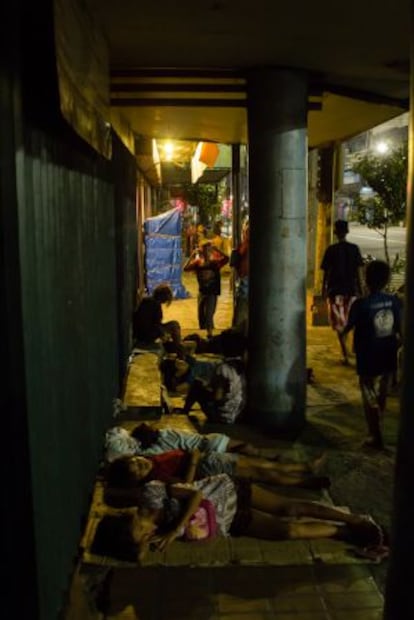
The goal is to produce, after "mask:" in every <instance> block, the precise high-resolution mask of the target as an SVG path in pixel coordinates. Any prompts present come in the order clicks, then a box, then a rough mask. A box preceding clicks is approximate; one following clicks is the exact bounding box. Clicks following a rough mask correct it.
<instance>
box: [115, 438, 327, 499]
mask: <svg viewBox="0 0 414 620" xmlns="http://www.w3.org/2000/svg"><path fill="white" fill-rule="evenodd" d="M322 462H323V456H322V457H319V458H317V459H315V460H314V461H313V462H308V463H281V462H275V461H270V460H268V459H265V458H260V457H256V456H245V455H242V454H235V453H233V454H229V453H225V454H220V453H218V452H209V453H208V454H203V453H202V452H200V451H199V450H197V449H196V450H193V451H192V452H185V451H184V450H172V451H170V452H165V453H164V454H158V455H155V456H149V457H144V456H123V457H121V458H118V459H116V460H115V461H112V463H110V464H109V465H108V466H107V468H106V472H105V481H106V490H105V501H106V503H107V504H109V505H111V506H116V507H123V506H131V505H134V503H135V502H136V499H137V495H136V491H137V489H139V488H140V487H141V486H142V484H144V483H145V482H149V481H150V480H161V482H169V483H172V482H193V480H198V479H200V478H206V477H207V476H213V475H216V474H223V473H226V474H229V475H230V476H236V477H238V478H245V479H247V480H251V481H253V482H261V483H264V484H272V485H283V486H293V487H302V488H306V489H322V488H328V487H329V486H330V481H329V478H328V477H326V476H319V475H317V473H318V470H319V468H320V466H321V464H322Z"/></svg>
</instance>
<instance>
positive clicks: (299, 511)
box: [246, 484, 378, 544]
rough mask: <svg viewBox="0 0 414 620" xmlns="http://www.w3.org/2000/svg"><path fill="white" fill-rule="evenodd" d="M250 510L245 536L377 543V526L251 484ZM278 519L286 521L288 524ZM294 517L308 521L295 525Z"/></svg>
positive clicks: (332, 509)
mask: <svg viewBox="0 0 414 620" xmlns="http://www.w3.org/2000/svg"><path fill="white" fill-rule="evenodd" d="M251 508H252V520H251V522H250V524H249V526H248V528H247V531H246V535H248V536H254V537H256V538H265V539H266V538H267V539H272V540H274V539H276V540H277V539H279V540H292V539H299V538H304V539H314V538H343V539H347V540H348V539H349V540H352V539H353V540H354V542H355V544H361V543H362V544H373V543H377V541H378V526H376V524H374V523H373V522H371V521H370V520H368V519H367V518H366V517H364V516H361V515H355V514H349V513H345V512H342V511H340V510H337V509H336V508H331V507H330V506H325V505H323V504H320V503H317V502H309V501H303V500H296V499H292V498H288V497H283V496H282V495H278V494H277V493H274V492H272V491H268V490H265V489H262V488H261V487H258V486H256V485H255V484H252V495H251ZM278 517H290V518H292V520H282V519H280V518H278ZM298 517H305V518H306V517H308V518H309V520H308V521H297V520H296V519H297V518H298ZM314 519H318V521H314ZM324 521H327V523H324Z"/></svg>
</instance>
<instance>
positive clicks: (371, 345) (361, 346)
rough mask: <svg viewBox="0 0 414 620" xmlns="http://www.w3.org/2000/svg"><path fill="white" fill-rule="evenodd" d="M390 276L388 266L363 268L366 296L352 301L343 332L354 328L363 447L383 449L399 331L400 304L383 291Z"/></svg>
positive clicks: (395, 365)
mask: <svg viewBox="0 0 414 620" xmlns="http://www.w3.org/2000/svg"><path fill="white" fill-rule="evenodd" d="M389 278H390V268H389V265H388V264H387V263H385V262H383V261H373V262H372V263H369V264H368V266H367V269H366V274H365V279H366V285H367V288H368V295H367V296H366V297H362V298H360V299H357V300H355V301H354V303H353V304H352V306H351V309H350V312H349V318H348V322H347V325H346V326H345V328H344V329H343V332H342V333H343V334H346V333H348V332H349V331H351V330H352V329H354V330H355V331H354V344H355V354H356V362H357V373H358V376H359V385H360V388H361V395H362V403H363V407H364V414H365V420H366V423H367V427H368V433H369V436H368V438H367V439H366V441H365V442H364V446H366V447H370V448H375V449H377V450H382V449H383V448H384V444H383V439H382V433H381V424H380V422H381V417H382V414H383V413H384V409H385V403H386V398H387V389H388V386H389V383H390V379H391V377H392V375H393V373H395V371H396V369H397V350H398V342H399V337H400V334H401V304H400V302H399V300H398V298H397V297H396V296H395V295H390V294H388V293H384V292H383V289H384V288H385V286H386V285H387V284H388V281H389Z"/></svg>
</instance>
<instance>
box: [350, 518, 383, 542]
mask: <svg viewBox="0 0 414 620" xmlns="http://www.w3.org/2000/svg"><path fill="white" fill-rule="evenodd" d="M346 540H347V541H348V542H350V543H351V544H353V545H356V546H357V547H360V548H362V549H366V548H370V547H372V548H375V547H388V542H389V540H388V534H387V532H386V530H385V529H384V527H382V526H381V525H378V523H376V522H375V521H374V519H372V518H371V517H369V516H367V517H366V518H364V519H363V520H361V521H360V523H358V524H355V525H350V526H349V528H348V533H347V535H346Z"/></svg>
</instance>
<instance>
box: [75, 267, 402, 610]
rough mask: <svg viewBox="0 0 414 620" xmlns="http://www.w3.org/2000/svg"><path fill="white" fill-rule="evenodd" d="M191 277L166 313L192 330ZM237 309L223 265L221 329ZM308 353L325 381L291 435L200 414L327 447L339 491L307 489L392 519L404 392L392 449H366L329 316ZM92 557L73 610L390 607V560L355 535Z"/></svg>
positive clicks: (390, 420) (255, 434)
mask: <svg viewBox="0 0 414 620" xmlns="http://www.w3.org/2000/svg"><path fill="white" fill-rule="evenodd" d="M185 285H186V287H187V288H188V290H190V292H191V294H192V295H191V297H190V298H189V299H187V300H176V301H174V302H173V304H172V305H171V306H170V308H169V309H168V310H167V312H166V313H165V318H166V319H169V318H175V319H178V320H179V321H180V322H181V324H182V325H183V327H184V332H185V333H189V332H193V331H194V330H196V329H197V322H196V298H195V286H194V281H193V279H192V275H191V274H190V275H187V276H185ZM231 312H232V303H231V296H230V285H229V280H228V277H224V278H223V293H222V296H221V298H220V301H219V305H218V311H217V321H216V327H217V328H218V329H224V328H226V327H227V326H228V325H229V323H230V318H231ZM309 323H310V322H309V321H308V325H309ZM307 358H308V365H309V366H311V367H312V368H313V371H314V376H315V382H314V383H313V384H312V385H309V386H308V392H307V424H306V426H305V429H304V431H303V433H302V434H301V436H300V437H299V438H297V439H296V440H294V441H287V440H283V441H281V440H278V439H277V438H269V437H266V436H264V435H263V434H261V433H260V431H259V430H258V429H252V428H251V427H247V426H244V425H241V424H237V425H234V426H232V427H227V426H226V427H220V428H219V427H217V426H216V427H212V426H211V425H209V426H208V425H203V422H202V416H200V420H201V422H200V423H201V425H202V430H203V431H208V430H220V431H222V432H226V433H228V434H230V435H231V436H233V437H243V438H246V439H248V440H250V441H252V442H254V443H256V444H257V445H259V446H261V447H262V448H263V454H266V452H268V451H269V449H272V450H274V449H277V450H278V451H279V450H280V451H281V452H282V455H283V457H282V458H290V457H293V458H298V459H303V458H305V457H307V456H311V455H315V454H316V453H320V452H321V451H322V450H325V451H327V453H328V459H327V464H326V467H325V471H324V472H323V473H326V474H327V475H329V476H331V479H332V487H331V489H330V492H329V494H327V493H326V492H324V494H322V495H321V496H318V495H315V494H314V492H309V491H302V492H301V495H304V496H305V497H308V498H311V499H321V500H322V501H326V502H328V503H331V502H333V503H334V504H336V505H338V506H347V507H349V508H350V509H351V510H352V511H355V512H361V513H369V514H371V515H372V516H373V517H374V518H375V519H377V520H379V521H380V522H381V523H383V524H385V525H386V526H389V524H390V509H391V492H392V477H393V464H394V453H395V443H396V429H397V420H398V414H397V410H398V402H397V400H398V399H397V398H396V397H395V396H392V397H391V398H390V401H389V408H388V409H389V411H388V412H387V417H386V420H385V439H386V443H387V446H389V451H388V452H387V453H372V452H369V451H365V452H364V451H362V450H361V449H360V444H361V439H362V438H363V436H364V432H365V426H364V421H363V417H362V411H361V407H360V400H359V392H358V389H357V382H356V376H355V369H354V368H353V367H351V368H344V367H343V366H342V365H340V364H339V356H338V352H337V349H336V342H335V340H334V338H333V334H332V333H331V331H330V329H329V328H325V327H310V325H309V326H308V343H307ZM180 418H181V419H180ZM161 423H162V424H163V425H164V424H173V425H178V426H181V427H182V428H190V427H191V422H189V421H188V420H186V419H185V420H183V419H182V416H171V417H170V418H168V417H165V416H164V419H163V420H162V422H161ZM282 492H283V493H285V492H286V490H285V489H282ZM295 493H297V491H295ZM85 560H87V561H86V562H85V563H84V564H83V565H81V570H80V574H79V575H77V577H76V578H75V580H74V583H73V587H72V599H71V606H70V608H69V609H68V610H67V617H66V620H75V619H78V618H85V619H89V618H107V619H108V620H109V619H111V620H112V619H118V620H121V619H124V620H132V619H140V620H149V619H151V620H152V619H154V620H164V619H167V618H168V619H171V620H175V619H177V620H178V619H180V620H181V619H182V620H185V619H188V620H190V619H196V618H203V619H207V618H208V619H210V620H219V619H220V620H233V619H237V620H258V619H268V620H270V619H271V618H277V619H279V620H291V619H292V620H294V619H296V620H299V619H301V620H336V619H337V620H340V619H343V620H345V619H346V620H357V619H360V620H374V619H379V618H381V617H382V605H383V598H382V592H383V587H384V578H385V572H386V564H387V562H386V561H384V562H382V563H381V564H372V563H369V562H367V561H366V560H361V559H359V558H357V557H355V555H354V554H353V548H352V547H350V546H349V545H346V544H344V543H341V542H338V541H332V540H321V541H315V542H306V541H305V542H304V541H294V542H293V541H292V542H268V541H259V540H254V539H249V538H241V539H236V540H232V541H223V540H222V541H215V542H214V543H213V542H210V543H198V544H195V545H193V544H188V543H187V544H184V543H180V542H176V543H174V544H173V546H172V548H171V550H170V551H168V552H166V553H165V554H157V557H155V558H154V557H153V558H148V560H147V561H146V563H145V564H146V565H145V566H143V567H137V566H135V567H134V566H122V565H120V564H118V565H116V563H115V564H113V570H111V571H110V572H108V569H109V564H108V563H107V562H102V563H101V564H100V565H97V564H95V563H94V561H95V560H96V558H94V559H93V560H92V562H93V563H89V562H90V561H91V556H88V554H86V555H85ZM103 577H106V582H105V587H104V596H103V600H104V607H105V612H104V613H102V614H101V613H100V612H99V611H97V610H96V609H95V608H94V605H95V602H94V601H91V597H92V594H93V589H94V586H96V581H101V580H102V578H103ZM85 588H86V590H89V598H88V597H86V598H85V594H84V593H85ZM91 593H92V594H91ZM81 614H83V615H81ZM88 614H89V615H88Z"/></svg>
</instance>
